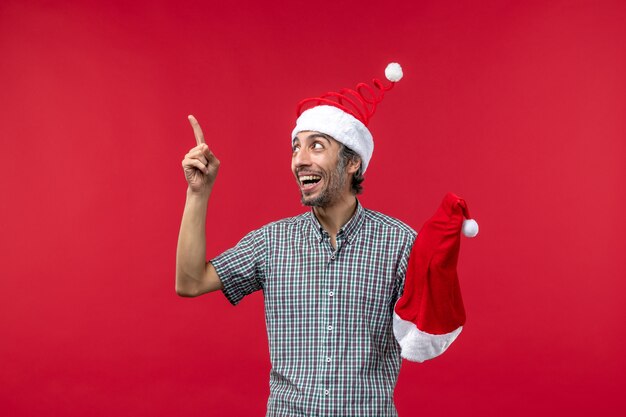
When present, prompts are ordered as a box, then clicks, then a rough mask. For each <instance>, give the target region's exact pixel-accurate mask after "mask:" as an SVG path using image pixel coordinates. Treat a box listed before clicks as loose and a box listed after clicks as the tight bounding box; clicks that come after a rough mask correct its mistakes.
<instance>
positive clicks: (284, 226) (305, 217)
mask: <svg viewBox="0 0 626 417" xmlns="http://www.w3.org/2000/svg"><path fill="white" fill-rule="evenodd" d="M310 216H311V215H310V213H309V212H306V213H302V214H299V215H297V216H293V217H286V218H284V219H280V220H276V221H273V222H271V223H268V224H266V225H265V226H262V227H261V228H260V229H258V230H260V231H263V232H268V233H274V232H278V231H286V230H289V229H300V228H302V227H303V226H305V225H307V224H310V221H311V219H310Z"/></svg>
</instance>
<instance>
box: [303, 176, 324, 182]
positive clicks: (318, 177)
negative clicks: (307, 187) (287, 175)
mask: <svg viewBox="0 0 626 417" xmlns="http://www.w3.org/2000/svg"><path fill="white" fill-rule="evenodd" d="M320 179H322V177H320V176H317V175H305V176H302V177H300V182H303V181H313V180H320Z"/></svg>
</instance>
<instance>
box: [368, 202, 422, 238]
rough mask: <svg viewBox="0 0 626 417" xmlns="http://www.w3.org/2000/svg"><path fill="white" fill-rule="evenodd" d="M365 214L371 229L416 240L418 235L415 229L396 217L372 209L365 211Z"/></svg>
mask: <svg viewBox="0 0 626 417" xmlns="http://www.w3.org/2000/svg"><path fill="white" fill-rule="evenodd" d="M364 214H365V219H366V222H367V224H368V226H369V227H372V228H375V229H379V230H384V231H385V232H387V233H392V234H397V235H401V236H404V237H407V238H409V239H414V238H415V236H416V235H417V233H416V232H415V230H413V228H411V227H410V226H409V225H407V224H406V223H404V222H402V221H400V220H398V219H396V218H394V217H391V216H388V215H386V214H383V213H380V212H378V211H375V210H370V209H364Z"/></svg>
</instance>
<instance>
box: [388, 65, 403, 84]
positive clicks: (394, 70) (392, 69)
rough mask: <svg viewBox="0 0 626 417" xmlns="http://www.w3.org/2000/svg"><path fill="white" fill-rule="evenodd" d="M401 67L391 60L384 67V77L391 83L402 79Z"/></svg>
mask: <svg viewBox="0 0 626 417" xmlns="http://www.w3.org/2000/svg"><path fill="white" fill-rule="evenodd" d="M403 75H404V74H403V73H402V67H401V66H400V64H398V63H397V62H392V63H391V64H389V65H387V68H385V77H387V79H388V80H389V81H391V82H392V83H397V82H398V81H400V80H401V79H402V76H403Z"/></svg>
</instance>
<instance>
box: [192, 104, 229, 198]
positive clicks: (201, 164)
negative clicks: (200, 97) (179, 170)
mask: <svg viewBox="0 0 626 417" xmlns="http://www.w3.org/2000/svg"><path fill="white" fill-rule="evenodd" d="M189 123H191V127H192V128H193V134H194V135H195V137H196V147H194V148H191V149H190V150H189V152H188V153H187V155H185V158H184V159H183V170H184V171H185V178H186V179H187V183H188V184H189V189H190V190H191V191H192V192H194V193H203V194H207V195H208V194H210V192H211V189H212V188H213V184H214V183H215V178H216V177H217V171H218V170H219V168H220V161H219V159H217V158H216V157H215V155H213V152H211V150H210V149H209V147H208V146H207V144H206V143H205V142H204V134H203V133H202V128H200V124H199V123H198V121H197V120H196V118H195V117H193V116H192V115H189Z"/></svg>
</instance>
